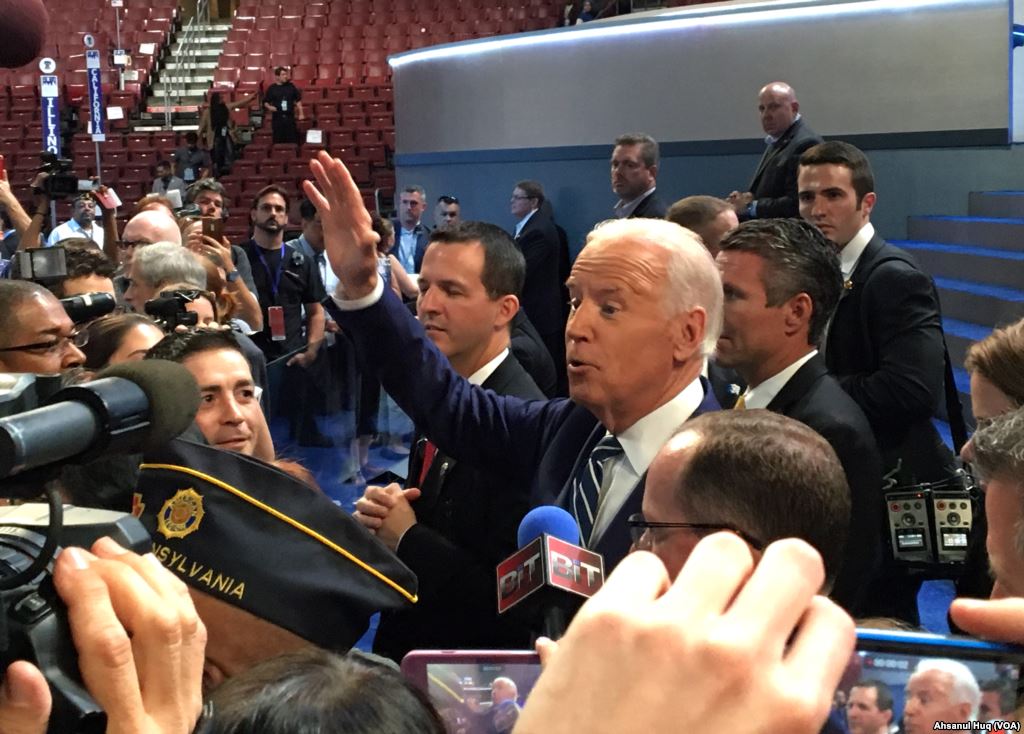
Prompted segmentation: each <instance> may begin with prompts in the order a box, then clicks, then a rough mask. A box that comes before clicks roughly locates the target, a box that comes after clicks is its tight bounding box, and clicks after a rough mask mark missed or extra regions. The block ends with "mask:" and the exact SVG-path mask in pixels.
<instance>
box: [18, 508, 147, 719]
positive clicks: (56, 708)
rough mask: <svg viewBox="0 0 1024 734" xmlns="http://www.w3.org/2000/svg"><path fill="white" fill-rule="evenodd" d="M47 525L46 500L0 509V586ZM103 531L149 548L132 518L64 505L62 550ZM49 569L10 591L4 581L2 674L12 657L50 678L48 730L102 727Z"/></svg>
mask: <svg viewBox="0 0 1024 734" xmlns="http://www.w3.org/2000/svg"><path fill="white" fill-rule="evenodd" d="M48 522H49V508H48V506H47V505H45V504H24V505H15V506H12V507H0V585H2V584H3V582H4V581H5V580H7V579H9V578H11V577H12V576H13V575H14V574H15V573H17V572H19V571H22V570H24V569H26V568H28V566H29V564H30V563H31V562H32V560H33V559H34V558H35V557H36V556H37V555H38V554H39V552H40V550H41V549H42V547H43V543H44V542H45V537H46V531H47V524H48ZM104 536H109V537H112V538H114V539H115V540H116V541H117V542H119V543H120V544H121V545H122V546H124V547H125V548H128V549H130V550H133V551H135V552H137V553H146V552H148V551H149V550H150V549H151V547H152V543H151V541H150V538H149V534H148V533H147V532H146V530H145V528H144V527H143V526H142V523H141V522H139V521H138V520H137V519H136V518H134V517H132V516H131V515H127V514H125V513H122V512H112V511H109V510H96V509H89V508H84V507H71V506H68V507H65V508H64V527H63V529H62V531H61V533H60V539H59V544H60V546H61V547H63V546H68V545H74V546H82V547H86V548H87V547H89V546H91V545H92V544H93V543H94V542H95V541H96V540H98V539H99V538H101V537H104ZM52 570H53V567H52V563H51V564H50V565H49V566H48V567H47V569H46V571H45V572H44V573H41V574H40V575H39V576H37V577H36V578H35V579H32V580H31V581H29V582H28V583H25V584H22V585H20V586H16V587H14V588H9V589H8V588H2V586H0V613H2V615H3V618H2V619H0V633H3V634H0V675H2V672H3V671H4V670H6V669H7V666H8V665H10V664H11V663H12V662H13V661H15V660H27V661H29V662H31V663H33V664H35V665H36V666H37V667H38V668H39V669H40V670H41V671H42V673H43V674H44V675H45V676H46V680H47V681H48V682H49V684H50V689H51V692H52V694H53V710H52V713H51V715H50V723H49V729H48V731H51V732H69V733H72V732H73V733H75V734H92V733H93V732H103V731H104V729H105V727H106V715H105V714H104V713H103V711H102V710H101V709H100V707H99V706H98V705H97V704H96V702H95V701H94V700H93V699H92V697H91V696H90V695H89V693H88V691H86V689H85V687H84V685H83V684H82V679H81V675H80V673H79V670H78V655H77V653H76V651H75V646H74V642H73V640H72V638H71V630H70V628H69V626H68V621H67V609H66V608H65V606H64V603H63V602H62V601H61V600H60V598H59V597H58V595H57V593H56V590H55V589H54V586H53V579H52V577H51V575H50V574H51V573H52Z"/></svg>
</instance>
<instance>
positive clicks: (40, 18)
mask: <svg viewBox="0 0 1024 734" xmlns="http://www.w3.org/2000/svg"><path fill="white" fill-rule="evenodd" d="M0 18H3V19H4V21H3V22H4V42H3V43H0V67H4V68H7V69H14V68H17V67H19V66H24V65H25V64H27V63H29V62H31V61H32V60H33V59H35V58H36V57H37V56H39V53H40V51H41V50H42V48H43V42H44V40H45V39H46V26H47V23H48V21H49V17H48V16H47V14H46V6H45V5H43V3H42V2H41V0H0Z"/></svg>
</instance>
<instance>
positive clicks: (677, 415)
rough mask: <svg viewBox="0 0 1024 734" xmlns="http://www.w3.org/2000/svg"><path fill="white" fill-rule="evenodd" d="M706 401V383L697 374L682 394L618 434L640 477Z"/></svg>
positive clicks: (623, 449) (627, 456)
mask: <svg viewBox="0 0 1024 734" xmlns="http://www.w3.org/2000/svg"><path fill="white" fill-rule="evenodd" d="M703 400H704V385H703V384H702V383H701V381H700V378H699V377H698V378H697V379H696V380H694V381H693V382H691V383H690V384H689V385H687V386H686V387H685V388H683V391H682V392H681V393H679V394H678V395H676V396H675V397H674V398H672V399H671V400H669V401H668V402H667V403H665V404H664V405H662V406H661V407H659V408H656V409H655V410H653V411H651V412H650V413H648V414H647V415H645V416H644V417H643V418H641V419H640V420H638V421H637V422H636V423H634V424H633V425H631V426H630V427H629V428H627V429H626V430H625V431H623V432H622V433H620V434H619V435H618V436H616V438H618V439H619V443H620V444H621V445H622V451H623V453H625V455H626V459H627V460H628V461H629V464H630V466H631V467H632V468H633V471H634V472H636V475H637V476H643V473H644V472H645V471H647V467H649V466H650V465H651V462H652V461H654V456H655V454H657V453H658V451H660V450H661V447H662V446H664V445H665V444H666V443H668V440H669V439H670V438H671V437H672V434H674V433H675V432H676V430H678V428H679V427H680V426H681V425H683V423H685V422H686V421H687V420H688V419H689V418H690V416H691V415H693V412H694V411H695V410H697V408H699V407H700V404H701V402H703Z"/></svg>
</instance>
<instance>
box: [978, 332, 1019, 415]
mask: <svg viewBox="0 0 1024 734" xmlns="http://www.w3.org/2000/svg"><path fill="white" fill-rule="evenodd" d="M964 367H966V368H967V371H968V372H971V373H975V372H976V373H978V374H979V375H981V376H982V377H984V378H985V379H986V380H988V381H989V382H991V383H992V384H993V385H994V386H995V387H996V388H997V389H998V390H999V391H1000V392H1002V393H1003V394H1004V395H1006V397H1008V398H1009V399H1010V400H1012V401H1013V403H1014V405H1016V406H1018V407H1019V406H1021V405H1024V319H1021V320H1020V321H1015V322H1014V323H1012V324H1010V325H1009V326H1004V327H1003V328H1001V329H995V330H993V331H992V333H991V334H989V335H988V336H986V337H985V338H984V339H982V340H981V341H978V342H975V343H974V344H972V345H971V346H970V348H969V349H968V350H967V359H966V360H965V361H964Z"/></svg>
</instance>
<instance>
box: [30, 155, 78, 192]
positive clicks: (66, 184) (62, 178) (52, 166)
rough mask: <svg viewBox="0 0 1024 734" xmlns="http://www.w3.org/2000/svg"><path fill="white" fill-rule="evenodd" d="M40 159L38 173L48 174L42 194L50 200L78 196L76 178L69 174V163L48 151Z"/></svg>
mask: <svg viewBox="0 0 1024 734" xmlns="http://www.w3.org/2000/svg"><path fill="white" fill-rule="evenodd" d="M40 157H41V158H42V161H43V164H42V165H41V166H39V171H40V172H42V173H47V174H49V176H47V178H46V180H45V181H44V182H43V187H42V189H43V193H44V194H46V195H47V196H48V197H50V198H51V199H67V198H69V197H72V196H78V194H79V193H80V192H79V189H78V177H77V176H76V175H75V174H74V173H72V172H71V161H69V160H68V159H67V158H61V157H59V156H58V155H56V154H54V153H51V152H49V151H44V152H43V153H42V154H41V156H40Z"/></svg>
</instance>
